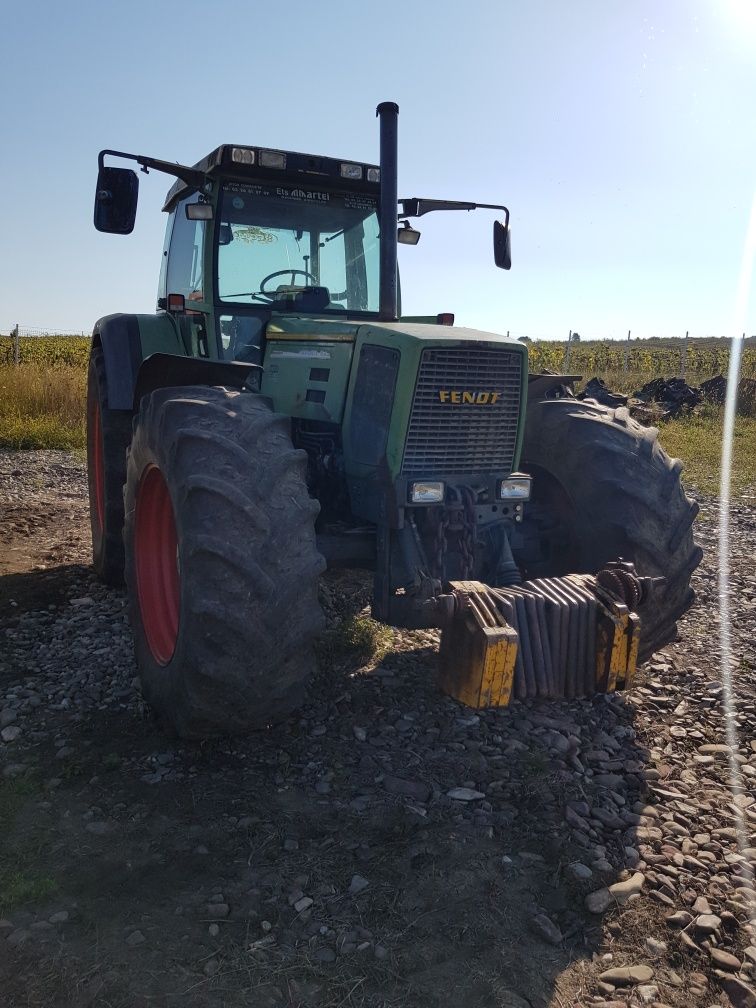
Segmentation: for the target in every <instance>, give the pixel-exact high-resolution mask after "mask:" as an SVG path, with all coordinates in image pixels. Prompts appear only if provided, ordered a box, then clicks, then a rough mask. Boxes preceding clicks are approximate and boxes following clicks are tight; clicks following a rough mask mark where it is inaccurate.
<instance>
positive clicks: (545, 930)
mask: <svg viewBox="0 0 756 1008" xmlns="http://www.w3.org/2000/svg"><path fill="white" fill-rule="evenodd" d="M530 928H531V930H532V931H533V932H534V933H535V934H537V935H538V936H539V937H540V938H543V940H544V941H546V942H548V943H549V944H550V945H561V943H562V941H563V937H562V932H561V931H560V930H559V928H558V927H557V926H556V924H555V923H554V922H553V921H552V920H550V919H549V918H548V917H547V916H546V914H544V913H537V914H534V915H533V916H532V917H531V918H530Z"/></svg>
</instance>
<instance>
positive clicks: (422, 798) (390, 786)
mask: <svg viewBox="0 0 756 1008" xmlns="http://www.w3.org/2000/svg"><path fill="white" fill-rule="evenodd" d="M383 786H384V787H385V788H386V790H387V791H388V792H389V794H395V795H404V796H405V797H407V798H412V799H414V800H415V801H419V802H427V801H428V799H429V798H430V794H431V789H430V788H429V787H428V785H427V784H424V783H423V782H422V781H414V780H403V779H402V778H401V777H390V776H388V775H387V776H385V777H384V778H383Z"/></svg>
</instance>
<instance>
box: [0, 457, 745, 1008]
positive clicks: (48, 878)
mask: <svg viewBox="0 0 756 1008" xmlns="http://www.w3.org/2000/svg"><path fill="white" fill-rule="evenodd" d="M85 493H86V479H85V471H84V467H83V465H82V463H81V462H80V461H79V460H78V459H76V458H75V457H74V456H71V455H67V454H63V453H51V452H37V453H27V454H24V455H9V454H6V455H0V738H1V739H2V742H0V1004H2V1005H9V1006H77V1008H78V1006H82V1008H83V1006H88V1005H92V1006H106V1008H109V1006H113V1008H147V1006H150V1008H153V1006H155V1008H157V1006H160V1008H163V1006H165V1008H168V1006H171V1008H173V1006H176V1008H179V1006H180V1008H184V1006H187V1008H193V1006H218V1008H220V1006H228V1008H236V1006H242V1005H244V1006H254V1008H284V1006H287V1008H289V1006H291V1008H293V1006H302V1008H304V1006H324V1008H337V1006H338V1008H351V1006H370V1008H389V1006H413V1008H414V1006H417V1008H436V1006H438V1008H441V1006H444V1008H445V1006H454V1008H478V1006H481V1008H488V1006H491V1008H518V1006H519V1008H522V1006H528V1005H530V1006H534V1008H535V1006H538V1008H545V1006H554V1008H557V1006H558V1008H567V1006H578V1005H579V1006H582V1005H605V1006H610V1005H614V1006H617V1008H620V1006H628V1005H649V1004H650V1005H657V1006H659V1005H669V1006H686V1008H692V1006H702V1008H708V1006H715V1005H717V1006H720V1008H724V1006H726V1005H729V1004H732V1005H735V1006H746V1005H750V1006H753V1005H756V993H755V992H754V990H755V988H756V982H755V980H756V931H754V928H753V925H752V924H751V923H749V913H751V914H753V909H754V901H756V893H754V889H753V879H752V874H751V867H752V865H753V862H754V857H755V856H756V803H755V802H754V795H755V794H756V699H755V697H754V688H753V671H754V667H756V635H755V634H754V617H755V616H756V576H755V574H754V568H753V558H754V555H756V507H755V506H754V505H755V504H756V498H754V497H753V496H752V497H751V498H750V499H749V500H748V499H747V500H746V501H745V502H743V503H740V504H739V505H738V506H736V508H735V509H734V511H733V537H734V551H733V564H732V571H731V582H730V584H731V594H732V602H733V607H734V610H735V613H736V616H735V622H734V626H733V642H734V651H735V654H736V658H737V668H736V671H735V683H736V692H737V706H736V712H735V718H736V723H737V726H738V731H739V736H740V747H739V749H738V751H737V752H734V753H733V752H731V751H730V750H729V748H728V746H727V743H726V736H725V730H724V721H723V713H722V688H721V685H720V681H719V680H720V673H719V665H718V639H717V616H716V613H715V609H714V607H715V605H716V569H715V564H716V548H715V547H716V525H715V522H716V516H717V507H716V502H714V501H711V500H702V501H701V506H702V520H701V521H700V522H699V525H698V535H699V538H700V540H701V543H702V545H703V546H704V550H705V557H706V559H705V561H704V564H703V566H702V567H701V569H700V570H699V571H698V572H697V574H696V576H695V580H696V587H697V590H698V595H699V604H698V607H697V609H696V610H695V611H694V612H693V613H691V614H690V615H689V616H688V617H687V618H686V620H685V622H684V625H683V628H682V635H681V639H680V641H679V642H678V643H676V644H675V645H672V646H670V647H669V648H667V649H666V650H665V651H664V652H662V653H660V654H659V655H657V656H656V658H655V660H654V661H652V662H650V663H649V664H648V665H647V666H646V667H645V668H644V670H643V672H642V674H641V676H640V677H639V684H638V685H637V686H636V687H635V688H634V689H633V690H632V691H631V692H630V693H629V694H628V695H626V696H623V695H615V696H609V697H603V696H600V697H595V698H593V699H591V700H589V701H579V702H556V701H553V702H538V703H514V704H513V705H512V706H511V708H509V709H508V710H502V711H481V712H477V713H476V712H473V711H469V710H466V709H464V708H461V707H460V706H459V705H457V704H456V703H455V702H453V701H452V700H450V699H448V698H445V697H444V696H442V695H441V694H439V693H438V691H437V690H436V687H435V685H434V661H435V647H436V637H435V634H434V633H432V632H423V633H420V632H417V633H399V632H394V634H393V637H392V639H391V640H390V642H388V646H387V649H386V650H385V653H384V654H383V656H382V657H381V656H380V655H379V656H376V655H372V656H371V655H369V654H367V653H366V652H364V651H363V652H360V650H359V645H360V639H361V638H364V639H367V641H368V642H369V641H370V640H372V639H373V637H372V636H371V633H370V627H369V624H366V623H364V622H362V623H360V622H359V621H358V622H357V624H355V622H354V614H355V613H358V612H359V611H360V609H361V608H362V607H363V606H364V603H365V600H366V585H365V582H364V581H362V580H361V579H359V578H356V577H354V576H350V577H345V576H342V577H336V576H328V577H327V578H326V579H324V583H323V601H324V604H325V607H326V610H327V614H328V617H329V627H330V629H329V631H328V633H327V635H326V638H325V640H324V642H323V645H322V647H321V655H322V660H321V666H322V667H321V671H320V673H319V675H318V677H317V680H316V681H315V682H314V683H313V685H312V689H311V694H310V701H309V704H308V706H307V707H306V708H305V710H304V712H303V714H302V715H301V716H300V717H298V718H296V719H294V720H292V721H291V722H290V723H289V724H287V725H285V726H283V727H278V728H276V729H274V730H271V731H270V732H269V733H267V734H257V735H255V736H253V737H251V738H248V739H244V740H237V741H233V742H216V743H212V744H204V745H194V744H192V745H190V744H185V743H177V742H176V741H173V740H169V739H167V738H166V737H164V736H162V735H161V734H160V733H159V732H158V731H157V729H156V728H155V726H154V724H153V722H152V720H151V717H150V713H149V711H148V710H146V709H145V707H144V704H143V703H142V700H141V697H140V692H139V685H138V681H137V680H136V679H135V670H134V665H133V660H132V656H131V649H130V647H131V646H130V639H129V630H128V624H127V621H126V616H125V600H124V596H123V594H122V593H121V592H118V591H113V590H107V589H105V588H103V587H102V586H100V585H98V584H97V583H96V582H95V581H94V580H93V578H92V577H91V575H90V573H89V570H88V568H87V562H88V548H89V544H88V532H87V513H86V497H85ZM355 626H357V627H358V628H360V629H361V630H362V631H363V632H362V633H354V632H353V630H354V627H355ZM345 627H349V628H351V629H350V632H349V633H344V632H343V631H344V628H345ZM378 639H382V638H381V636H380V635H379V636H378ZM731 763H732V764H734V768H735V770H736V771H739V773H737V774H736V775H735V777H733V775H732V766H731ZM739 822H742V823H743V824H744V827H745V836H744V838H743V842H742V844H741V846H740V848H739V846H738V838H737V832H736V827H737V825H738V823H739Z"/></svg>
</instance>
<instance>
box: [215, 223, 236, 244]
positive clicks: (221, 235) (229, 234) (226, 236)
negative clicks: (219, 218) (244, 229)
mask: <svg viewBox="0 0 756 1008" xmlns="http://www.w3.org/2000/svg"><path fill="white" fill-rule="evenodd" d="M233 240H234V232H233V231H232V230H231V225H230V224H221V226H220V227H219V228H218V244H219V245H230V244H231V242H232V241H233Z"/></svg>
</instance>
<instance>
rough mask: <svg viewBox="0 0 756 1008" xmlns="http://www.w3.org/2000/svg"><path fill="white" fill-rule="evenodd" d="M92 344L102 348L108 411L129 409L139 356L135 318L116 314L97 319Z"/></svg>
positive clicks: (140, 358) (139, 341)
mask: <svg viewBox="0 0 756 1008" xmlns="http://www.w3.org/2000/svg"><path fill="white" fill-rule="evenodd" d="M92 344H93V345H94V346H101V347H102V354H103V357H104V360H105V375H106V388H107V406H108V409H112V410H131V409H132V407H133V401H134V389H135V387H136V380H137V375H138V373H139V368H140V366H141V364H142V357H143V355H142V341H141V338H140V334H139V322H138V319H137V316H136V315H125V314H121V313H119V314H117V315H105V316H104V317H103V318H101V319H98V320H97V322H95V326H94V330H93V332H92Z"/></svg>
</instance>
